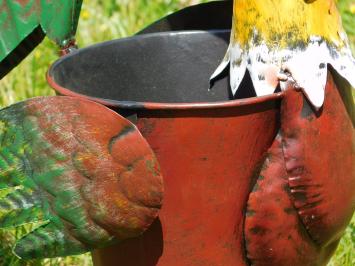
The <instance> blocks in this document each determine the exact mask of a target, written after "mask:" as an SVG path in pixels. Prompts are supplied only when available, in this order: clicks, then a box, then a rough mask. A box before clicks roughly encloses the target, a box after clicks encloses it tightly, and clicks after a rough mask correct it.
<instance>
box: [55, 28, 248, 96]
mask: <svg viewBox="0 0 355 266" xmlns="http://www.w3.org/2000/svg"><path fill="white" fill-rule="evenodd" d="M229 35H230V31H228V30H219V31H181V32H179V31H178V32H162V33H152V34H143V35H137V36H134V37H130V38H125V39H119V40H114V41H109V42H104V43H100V44H96V45H93V46H90V47H87V48H84V49H79V50H78V51H76V52H73V53H71V54H69V55H67V56H65V57H62V58H61V59H59V60H58V61H57V62H56V63H54V64H53V65H52V66H51V68H50V70H49V77H50V78H51V79H52V80H53V81H54V83H55V84H56V85H55V86H54V87H57V88H56V89H58V85H59V86H60V87H63V88H66V89H69V90H71V91H73V92H75V93H80V94H82V95H86V96H91V97H96V98H102V99H109V100H111V101H112V100H113V101H133V102H157V103H162V102H164V103H192V102H216V101H226V100H231V99H235V98H247V97H253V96H255V92H254V90H253V89H252V88H253V87H252V83H251V81H250V78H249V77H248V75H246V78H245V79H244V82H243V84H242V88H240V89H239V90H238V93H237V95H235V96H232V95H231V90H230V86H229V77H228V71H225V72H226V73H224V75H222V76H221V78H220V79H219V80H217V81H216V82H215V83H214V85H213V86H212V88H211V89H209V88H210V84H209V78H210V76H211V74H212V73H213V72H214V70H215V69H216V68H217V66H218V65H219V63H220V62H221V60H222V58H223V57H224V54H225V52H226V50H227V46H228V43H229ZM59 92H60V93H61V91H60V90H59Z"/></svg>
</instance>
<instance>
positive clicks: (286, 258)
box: [245, 73, 355, 266]
mask: <svg viewBox="0 0 355 266" xmlns="http://www.w3.org/2000/svg"><path fill="white" fill-rule="evenodd" d="M340 89H341V90H346V89H347V88H346V87H341V88H340ZM349 92H350V90H349V91H348V93H344V92H343V93H342V94H343V97H347V99H346V98H342V95H341V94H340V93H339V90H338V88H337V86H336V84H335V83H334V81H333V78H332V75H331V74H330V73H328V82H327V85H326V100H325V104H324V106H323V109H322V110H321V111H320V112H317V113H315V112H313V110H312V109H311V107H310V104H309V103H308V102H307V100H306V99H305V97H304V96H303V94H302V92H300V91H295V90H294V89H292V88H291V89H290V90H288V91H286V93H285V96H284V99H283V101H282V105H281V131H280V134H279V136H278V137H277V138H276V139H275V141H274V144H273V145H272V147H271V148H270V149H269V152H268V155H267V158H266V159H265V162H264V164H263V170H262V171H261V173H260V175H259V178H258V181H257V183H256V185H255V186H254V189H253V191H252V192H251V194H250V196H249V200H248V206H247V212H246V222H245V236H246V247H247V254H248V255H247V256H248V260H249V262H250V264H251V265H255V266H256V265H258V266H259V265H302V266H303V265H326V264H327V262H328V261H329V259H330V257H331V255H332V254H333V252H334V250H335V249H336V246H337V244H338V242H339V240H340V237H341V236H342V234H343V233H344V230H345V228H346V226H347V224H348V223H349V221H350V219H351V216H352V214H353V212H354V208H355V193H354V191H355V175H354V141H355V139H354V133H355V132H354V127H353V123H352V119H354V117H352V116H353V114H354V113H353V112H349V111H348V110H353V103H352V100H351V99H352V98H351V93H349ZM346 94H348V95H346ZM349 100H350V101H349Z"/></svg>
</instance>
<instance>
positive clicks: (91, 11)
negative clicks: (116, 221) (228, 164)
mask: <svg viewBox="0 0 355 266" xmlns="http://www.w3.org/2000/svg"><path fill="white" fill-rule="evenodd" d="M197 2H207V1H206V0H200V1H196V0H154V1H152V0H91V1H89V0H87V1H84V4H83V8H82V13H81V18H80V21H79V26H78V32H77V40H78V44H79V46H80V47H85V46H88V45H90V44H93V43H97V42H102V41H105V40H111V39H116V38H121V37H124V36H128V35H131V34H133V33H135V32H137V31H138V30H140V29H142V28H144V27H145V26H147V25H149V23H151V22H153V21H155V20H156V19H158V18H160V17H162V16H163V15H166V14H167V13H170V12H173V11H175V10H177V9H179V8H182V7H183V6H186V5H190V4H192V3H197ZM338 5H339V9H340V11H341V13H342V17H343V22H344V27H345V29H346V30H347V32H348V36H349V39H350V41H351V46H352V49H353V52H354V51H355V1H353V0H339V1H338ZM56 58H58V55H57V48H56V46H55V45H54V44H53V43H52V42H50V41H49V40H48V39H45V40H44V42H43V43H42V44H41V45H39V47H37V48H36V50H35V51H34V52H32V53H31V55H29V56H28V57H27V58H26V59H25V60H24V61H23V62H22V63H21V64H20V66H18V67H17V68H16V69H14V70H13V71H12V72H11V73H10V74H8V75H7V76H6V77H5V78H3V79H2V80H1V81H0V107H4V106H8V105H10V104H13V103H15V102H18V101H21V100H24V99H27V98H30V97H34V96H40V95H42V96H43V95H53V94H54V92H53V90H51V89H50V88H49V86H48V85H47V83H46V80H45V73H46V71H47V69H48V67H49V65H50V64H51V63H52V62H54V61H55V60H56ZM1 193H5V192H4V191H1V190H0V196H2V195H1ZM33 226H34V225H27V226H25V227H21V228H18V229H14V230H12V231H10V232H9V231H3V230H0V243H1V246H0V265H9V266H10V265H11V266H17V265H29V266H37V265H82V266H85V265H92V262H91V257H90V255H87V254H86V255H81V256H72V257H67V258H58V259H46V260H33V261H29V262H26V263H25V262H23V261H20V260H19V259H18V258H17V257H15V256H14V255H13V253H12V246H13V244H14V242H15V239H18V238H20V237H21V236H23V235H25V234H26V233H27V232H29V231H32V230H33V229H34V228H33ZM354 250H355V218H353V219H352V223H351V225H350V226H349V227H348V228H347V230H346V234H345V236H344V237H343V238H342V240H341V242H340V244H339V247H338V249H337V252H336V254H335V256H334V257H333V259H332V261H331V262H330V264H329V266H351V265H355V252H354Z"/></svg>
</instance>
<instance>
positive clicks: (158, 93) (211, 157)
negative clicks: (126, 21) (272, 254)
mask: <svg viewBox="0 0 355 266" xmlns="http://www.w3.org/2000/svg"><path fill="white" fill-rule="evenodd" d="M228 35H229V32H226V31H218V32H209V33H208V32H186V33H161V34H160V33H159V34H152V35H144V36H141V37H134V38H131V39H123V40H117V41H111V42H108V43H104V44H99V45H95V46H93V47H89V48H85V49H82V50H80V51H78V52H75V53H73V54H71V55H69V56H66V57H64V58H62V59H60V60H59V61H58V62H56V63H55V64H54V65H53V66H52V67H51V69H50V70H49V73H48V82H49V84H50V85H51V86H53V87H54V88H55V89H56V90H57V92H59V93H60V94H64V95H75V96H77V97H88V98H90V99H92V100H95V101H98V102H100V103H103V104H106V105H107V106H110V107H111V108H113V109H115V110H116V111H118V112H119V113H121V114H122V115H126V116H127V115H128V116H129V117H130V118H131V119H133V121H135V123H136V124H137V126H138V128H139V129H140V131H141V132H142V134H143V136H144V137H145V138H146V139H147V141H148V143H149V144H150V146H151V147H152V148H153V150H154V152H155V154H156V156H157V158H158V160H159V163H160V165H161V168H162V169H161V170H162V173H163V176H164V183H165V198H164V204H163V208H162V210H161V212H160V215H159V220H158V221H156V223H155V224H154V225H153V226H152V227H151V228H150V230H149V231H148V232H146V233H145V234H144V235H142V237H140V238H138V239H132V240H130V241H127V242H125V243H122V244H120V245H119V246H116V247H111V248H108V249H106V250H100V251H97V252H94V261H95V264H96V265H114V264H116V262H120V263H122V265H156V264H159V265H243V262H244V260H245V250H244V248H243V246H244V243H243V241H244V240H243V233H242V231H243V222H244V211H245V207H246V202H247V199H248V195H249V193H250V191H251V189H252V187H253V185H254V182H255V175H254V173H255V172H256V169H258V166H259V164H260V162H261V161H262V158H263V156H264V155H265V152H266V151H267V149H268V148H269V146H270V145H271V143H272V141H273V139H274V138H275V135H276V133H277V129H278V112H279V101H280V100H279V99H280V97H281V94H274V95H270V96H267V97H263V98H253V97H252V98H247V99H232V97H231V96H230V93H229V88H228V86H227V84H228V78H227V77H226V78H225V80H221V81H220V82H219V83H218V84H216V85H215V87H214V88H213V89H212V90H208V86H209V84H208V76H209V74H210V73H211V72H212V71H213V69H214V68H215V66H216V65H217V64H218V60H219V58H220V56H221V55H222V54H223V52H224V50H225V48H226V45H227V42H228ZM155 47H159V49H158V50H157V49H154V48H155ZM147 66H149V67H147ZM206 81H207V82H206ZM250 86H251V84H250V81H249V80H246V81H245V90H244V92H246V91H248V90H247V88H250ZM242 91H243V90H242ZM240 97H242V95H240ZM107 99H109V100H107ZM236 263H237V264H236Z"/></svg>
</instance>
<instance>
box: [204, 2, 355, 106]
mask: <svg viewBox="0 0 355 266" xmlns="http://www.w3.org/2000/svg"><path fill="white" fill-rule="evenodd" d="M276 2H277V3H276ZM305 5H306V6H305ZM326 7H327V8H326ZM325 11H326V12H325ZM270 12H271V13H270ZM275 12H277V13H275ZM299 12H306V14H307V16H306V15H302V16H299ZM285 14H286V15H285ZM295 14H296V17H295ZM323 17H324V19H320V18H323ZM324 20H325V21H329V23H332V24H329V25H331V26H329V25H328V24H327V23H325V22H324ZM320 22H321V23H320ZM266 25H267V26H266ZM242 26H243V27H242ZM328 64H330V65H332V66H333V67H334V69H336V71H337V72H338V73H339V74H340V75H341V76H342V77H344V78H345V79H346V80H348V82H349V83H350V84H351V85H352V86H353V87H355V75H354V73H355V60H354V58H353V57H352V55H351V51H350V48H349V44H348V40H347V36H346V34H345V32H344V30H343V28H342V25H341V21H340V16H339V14H338V11H337V10H336V7H335V5H334V3H333V1H314V2H312V3H311V4H305V3H303V1H300V0H297V1H287V2H286V1H273V0H268V1H256V0H254V1H241V0H235V1H234V19H233V27H232V33H231V42H230V45H229V48H228V51H227V53H226V56H225V58H224V59H223V61H222V63H221V64H220V66H219V67H218V68H217V69H216V71H215V72H214V73H213V75H212V76H211V80H213V79H215V78H216V77H217V76H218V75H219V74H220V73H221V72H222V71H223V70H224V69H225V68H226V67H227V66H228V65H230V76H231V78H230V83H231V88H232V92H233V93H234V94H235V93H236V91H237V90H238V88H239V85H240V83H241V81H242V79H243V77H244V74H245V71H246V70H248V71H249V73H250V76H251V79H252V81H253V85H254V89H255V92H256V94H257V95H258V96H263V95H268V94H271V93H273V92H274V91H275V89H276V88H277V86H278V85H280V87H281V89H283V90H284V89H285V88H286V83H287V81H289V80H292V81H293V82H295V87H296V88H300V89H302V90H303V92H304V93H305V95H306V96H307V98H308V99H309V100H310V102H311V103H312V104H313V106H314V107H315V108H320V107H321V106H322V105H323V102H324V88H325V84H326V80H327V70H328Z"/></svg>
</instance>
